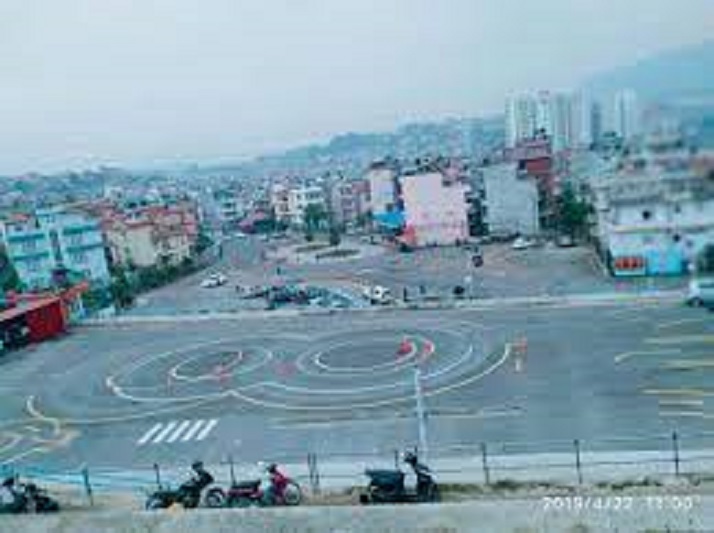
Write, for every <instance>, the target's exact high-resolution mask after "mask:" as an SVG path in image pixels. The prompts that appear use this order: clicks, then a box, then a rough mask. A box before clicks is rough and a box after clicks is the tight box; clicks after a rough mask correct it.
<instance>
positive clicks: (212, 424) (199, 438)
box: [196, 418, 218, 442]
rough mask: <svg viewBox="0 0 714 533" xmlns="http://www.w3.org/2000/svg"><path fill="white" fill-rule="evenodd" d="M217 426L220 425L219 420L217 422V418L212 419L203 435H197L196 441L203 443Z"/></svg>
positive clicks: (203, 430)
mask: <svg viewBox="0 0 714 533" xmlns="http://www.w3.org/2000/svg"><path fill="white" fill-rule="evenodd" d="M216 424H218V420H216V419H215V418H214V419H212V420H209V422H208V424H206V427H204V428H203V429H202V430H201V433H199V434H198V435H196V440H197V441H199V442H200V441H202V440H203V439H205V438H206V437H208V434H209V433H210V432H211V430H212V429H213V428H214V427H216Z"/></svg>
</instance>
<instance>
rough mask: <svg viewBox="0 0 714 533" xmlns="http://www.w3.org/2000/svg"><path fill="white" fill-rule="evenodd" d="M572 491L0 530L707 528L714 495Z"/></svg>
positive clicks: (99, 519)
mask: <svg viewBox="0 0 714 533" xmlns="http://www.w3.org/2000/svg"><path fill="white" fill-rule="evenodd" d="M577 498H578V497H577V496H575V495H570V496H550V497H543V498H536V499H517V500H516V499H499V500H491V501H483V500H482V501H474V502H468V503H460V504H441V505H418V506H380V507H301V508H295V509H246V510H243V509H241V510H239V509H231V510H194V511H182V510H177V511H160V512H151V513H150V512H123V513H119V512H113V511H112V512H95V513H84V512H66V513H63V514H58V515H55V516H25V517H8V516H0V531H22V532H23V533H40V532H42V533H46V532H56V533H98V532H106V533H120V532H121V533H138V532H141V533H184V532H185V533H204V532H205V533H216V532H255V531H260V532H265V533H272V532H275V533H278V532H280V533H288V532H290V533H302V532H304V533H308V532H310V533H323V532H325V533H327V532H330V533H361V532H370V533H373V532H381V531H389V532H390V533H401V532H404V533H427V532H429V533H447V532H448V533H452V532H453V533H457V532H459V533H460V532H491V531H494V532H496V531H497V532H520V533H529V532H547V533H557V532H571V533H572V532H574V531H577V532H583V533H585V532H599V531H608V532H610V531H648V530H657V531H663V530H667V531H712V527H713V526H714V496H711V495H709V496H699V495H695V494H691V495H678V496H662V497H654V496H648V497H627V496H616V495H613V496H608V497H606V496H602V497H600V498H599V499H595V498H593V499H591V500H586V499H585V497H582V498H581V499H577Z"/></svg>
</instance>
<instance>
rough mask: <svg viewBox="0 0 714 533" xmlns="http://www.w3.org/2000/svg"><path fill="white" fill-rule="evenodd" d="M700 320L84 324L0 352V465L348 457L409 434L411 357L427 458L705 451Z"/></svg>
mask: <svg viewBox="0 0 714 533" xmlns="http://www.w3.org/2000/svg"><path fill="white" fill-rule="evenodd" d="M713 317H714V315H712V314H711V313H707V312H706V311H703V310H701V309H689V308H686V307H684V306H682V305H681V304H680V303H674V302H672V301H671V300H667V299H664V300H654V299H653V300H637V299H633V300H631V301H622V302H617V303H602V302H600V303H598V304H596V305H595V304H588V302H587V301H572V299H571V300H569V301H567V302H564V303H561V304H551V305H547V304H544V305H541V306H539V307H538V308H519V307H515V308H514V307H506V308H504V307H499V306H494V307H491V308H482V309H449V310H446V309H440V310H421V311H412V310H384V311H380V312H379V313H376V314H374V313H346V314H342V313H336V314H334V315H305V316H301V315H298V314H295V315H294V316H284V317H279V316H275V317H272V318H271V319H270V320H266V319H265V318H264V317H253V318H251V317H249V316H244V317H241V318H240V319H238V320H236V319H231V320H205V321H193V322H191V321H173V322H171V321H166V322H147V323H144V324H136V323H134V324H125V325H122V324H121V323H119V324H116V323H115V324H114V325H107V326H106V327H96V326H95V327H84V328H82V327H80V328H78V329H76V330H75V331H74V332H73V333H71V334H70V335H68V336H66V337H64V338H62V339H60V340H58V341H55V342H50V343H46V344H42V345H39V346H35V347H32V348H31V349H28V350H23V351H20V352H14V353H12V354H9V355H8V356H7V357H4V358H3V359H1V360H0V368H1V369H2V374H0V394H2V397H3V401H2V402H0V419H1V420H2V423H1V425H0V462H2V463H12V464H16V465H20V466H22V465H33V466H35V467H40V468H48V469H50V468H54V469H63V468H65V469H72V468H78V467H79V465H82V464H87V465H91V467H92V468H118V469H146V468H149V467H150V466H151V465H152V464H153V463H156V462H158V463H160V464H161V465H162V466H163V467H166V468H178V467H181V466H183V465H186V464H189V463H190V462H191V461H192V460H193V459H195V458H197V457H201V458H203V459H204V460H205V461H206V462H207V463H210V464H220V463H221V462H225V460H226V458H227V457H229V456H231V457H234V458H235V460H236V461H238V462H241V463H249V462H254V461H257V460H260V459H273V460H279V461H281V462H285V463H301V462H303V461H304V458H305V456H306V454H307V453H308V452H310V453H316V454H318V456H319V457H320V459H321V460H323V461H328V460H329V461H337V462H339V461H344V462H348V463H349V462H351V461H353V462H359V464H360V468H361V467H362V464H363V463H362V462H363V461H364V460H370V461H371V460H374V458H375V457H387V458H389V457H393V451H394V450H395V449H403V448H404V447H406V446H413V445H415V444H416V443H417V441H418V438H417V431H416V429H417V425H416V423H415V419H414V386H413V383H414V381H413V376H414V374H413V373H414V363H415V361H420V362H421V365H422V367H423V370H422V378H423V382H422V383H423V388H424V391H425V402H426V408H427V413H428V419H427V428H428V444H429V454H430V457H433V458H434V459H435V460H437V459H440V458H446V457H451V456H453V455H455V454H456V455H458V450H459V449H462V450H463V449H464V448H465V447H470V449H471V450H473V449H474V447H478V445H479V443H486V444H487V445H488V449H489V450H493V451H494V453H495V452H496V451H497V450H500V451H501V453H509V454H523V455H524V456H525V455H530V454H534V453H561V452H562V453H568V454H571V453H572V446H573V440H574V439H579V441H580V443H581V445H582V447H583V452H616V451H623V450H624V451H626V450H630V451H641V450H662V449H666V450H671V445H672V444H671V436H672V431H673V430H676V431H678V434H679V438H680V439H681V445H682V447H683V449H692V450H693V449H711V448H714V444H713V443H712V437H711V433H707V432H708V431H709V430H711V421H712V419H714V403H712V401H711V400H712V398H714V388H712V379H711V378H712V371H714V363H712V361H711V360H710V359H711V347H712V345H713V344H714V320H713ZM405 340H406V341H407V343H408V346H409V349H408V350H406V351H402V353H401V354H400V353H398V352H399V350H398V348H399V345H400V344H401V343H402V342H404V341H405ZM504 450H505V452H504ZM356 457H362V458H363V459H359V461H357V459H355V458H356ZM364 458H368V459H364ZM369 458H372V459H369Z"/></svg>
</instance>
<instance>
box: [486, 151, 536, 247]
mask: <svg viewBox="0 0 714 533" xmlns="http://www.w3.org/2000/svg"><path fill="white" fill-rule="evenodd" d="M480 175H481V180H482V184H483V192H484V194H483V198H482V202H483V205H484V209H483V222H484V224H485V226H486V229H487V231H488V232H490V233H492V234H498V233H509V234H510V233H519V234H522V235H535V234H537V233H538V231H539V229H540V224H539V215H538V185H537V181H536V179H535V178H533V177H532V176H531V175H529V174H528V173H527V172H526V171H524V170H519V167H518V163H511V162H504V163H499V164H495V165H489V166H486V167H483V168H482V169H480Z"/></svg>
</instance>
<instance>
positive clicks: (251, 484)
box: [233, 479, 260, 489]
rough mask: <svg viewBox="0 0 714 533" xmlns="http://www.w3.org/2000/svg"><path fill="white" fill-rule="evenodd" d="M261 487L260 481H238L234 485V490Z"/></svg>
mask: <svg viewBox="0 0 714 533" xmlns="http://www.w3.org/2000/svg"><path fill="white" fill-rule="evenodd" d="M259 485H260V480H259V479H251V480H249V481H237V482H236V483H234V484H233V488H234V489H257V488H258V486H259Z"/></svg>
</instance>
